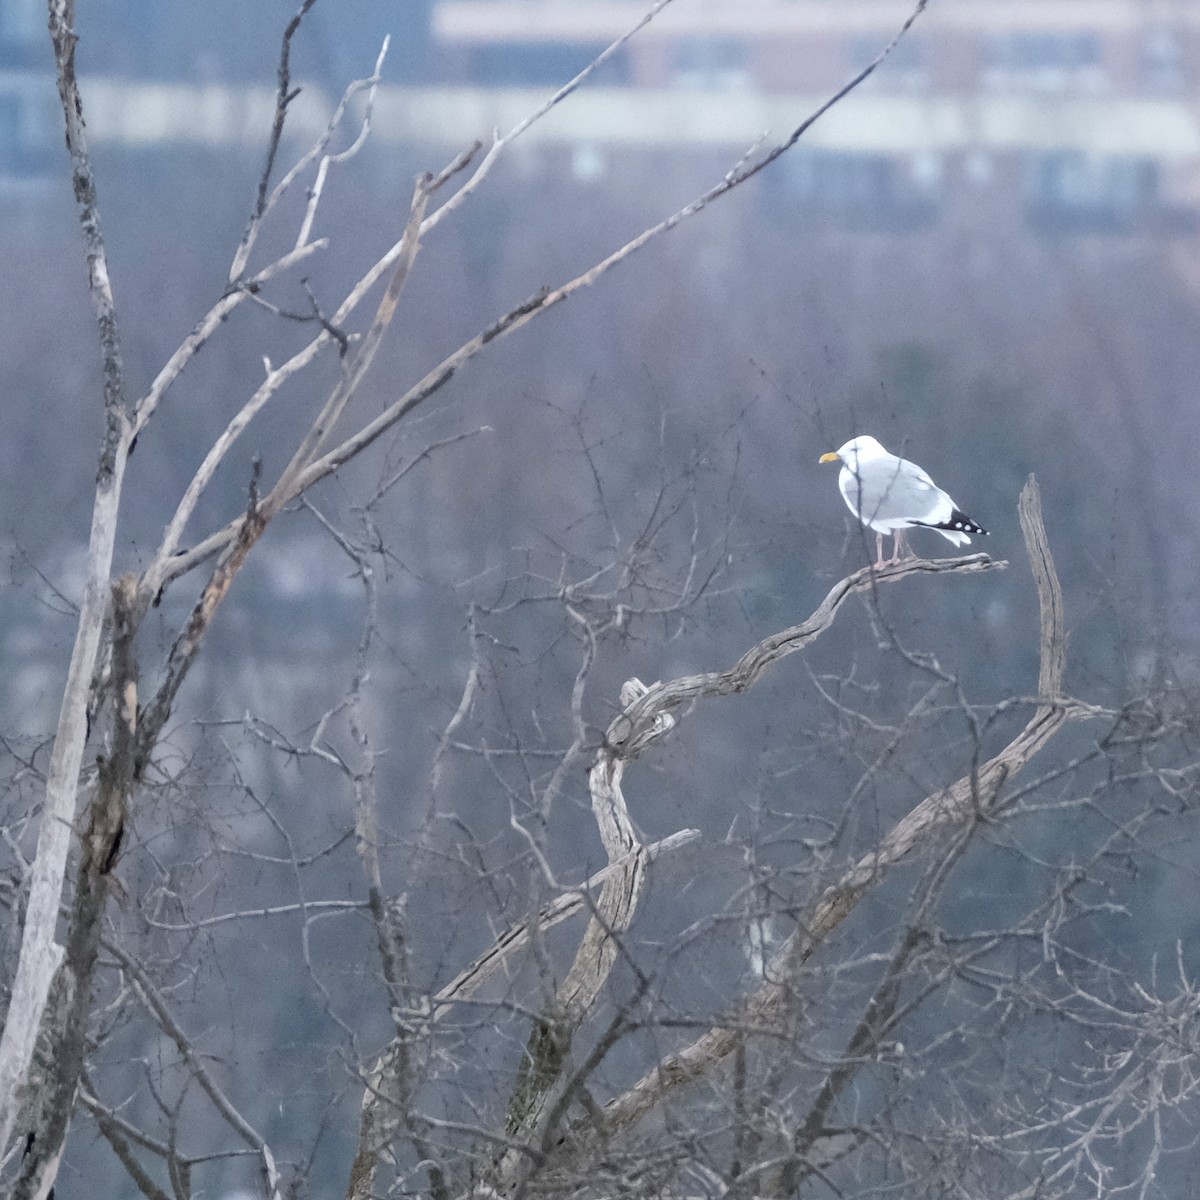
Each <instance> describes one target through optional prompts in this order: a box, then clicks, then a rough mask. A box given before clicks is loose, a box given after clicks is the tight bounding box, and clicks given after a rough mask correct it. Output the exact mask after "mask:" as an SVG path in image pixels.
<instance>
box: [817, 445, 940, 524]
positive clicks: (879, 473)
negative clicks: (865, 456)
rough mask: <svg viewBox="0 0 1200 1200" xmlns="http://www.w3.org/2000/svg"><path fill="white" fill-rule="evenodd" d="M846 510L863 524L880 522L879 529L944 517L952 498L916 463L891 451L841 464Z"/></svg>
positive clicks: (935, 521)
mask: <svg viewBox="0 0 1200 1200" xmlns="http://www.w3.org/2000/svg"><path fill="white" fill-rule="evenodd" d="M838 485H839V486H840V488H841V490H842V495H843V496H844V497H845V500H846V503H847V505H849V507H850V511H851V512H853V513H854V515H855V516H856V517H858V519H859V520H860V521H862V522H863V523H864V524H865V525H871V526H873V527H874V526H875V525H876V524H878V525H880V526H883V529H882V530H881V531H880V532H887V531H888V530H889V529H893V528H903V527H904V526H906V525H908V524H910V523H911V524H936V523H937V522H939V521H946V520H948V519H949V517H950V514H951V513H952V512H953V511H954V502H953V501H952V500H951V499H950V497H949V496H947V495H946V493H945V492H943V491H942V490H941V488H939V487H938V486H937V484H936V483H934V482H933V480H932V479H930V478H929V476H928V475H927V474H926V473H925V472H924V471H923V470H922V469H921V468H920V467H918V466H917V464H916V463H913V462H909V461H908V460H907V459H905V458H897V457H896V456H895V455H894V454H889V455H887V457H886V458H873V459H870V460H869V461H867V462H864V463H860V464H859V466H858V469H857V470H853V469H851V468H850V467H845V468H844V469H843V470H842V472H841V474H840V475H839V476H838Z"/></svg>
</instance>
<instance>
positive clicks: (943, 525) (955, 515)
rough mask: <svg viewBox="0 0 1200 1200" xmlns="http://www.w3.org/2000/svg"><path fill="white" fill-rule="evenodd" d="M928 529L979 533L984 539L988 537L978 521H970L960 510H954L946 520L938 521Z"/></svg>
mask: <svg viewBox="0 0 1200 1200" xmlns="http://www.w3.org/2000/svg"><path fill="white" fill-rule="evenodd" d="M929 528H930V529H949V530H952V531H953V532H955V533H979V534H982V535H983V536H984V537H987V536H988V531H987V530H986V529H984V527H983V526H982V525H980V524H979V522H978V521H972V520H971V518H970V517H968V516H967V514H966V513H965V512H962V511H961V510H960V509H957V508H956V509H955V510H954V511H953V512H952V513H951V514H950V517H949V519H948V520H945V521H939V522H938V523H937V524H936V525H932V524H931V525H930V526H929Z"/></svg>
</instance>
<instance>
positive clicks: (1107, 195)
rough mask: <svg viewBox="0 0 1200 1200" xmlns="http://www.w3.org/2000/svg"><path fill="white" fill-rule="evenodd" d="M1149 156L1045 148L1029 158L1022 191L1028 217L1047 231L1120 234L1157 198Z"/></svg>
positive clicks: (1155, 174) (1154, 165)
mask: <svg viewBox="0 0 1200 1200" xmlns="http://www.w3.org/2000/svg"><path fill="white" fill-rule="evenodd" d="M1158 182H1159V181H1158V164H1157V163H1156V162H1155V161H1154V160H1153V159H1150V158H1136V157H1130V156H1117V155H1096V154H1085V153H1083V152H1082V151H1077V150H1069V151H1051V152H1046V153H1038V154H1033V155H1031V156H1030V158H1029V160H1028V162H1027V164H1026V173H1025V193H1026V204H1027V208H1028V212H1029V215H1030V218H1031V219H1032V220H1033V222H1034V223H1035V224H1038V225H1041V226H1043V227H1045V228H1051V229H1067V230H1071V229H1076V230H1091V231H1097V232H1100V231H1112V232H1120V231H1122V230H1125V229H1128V228H1130V227H1131V226H1132V224H1133V222H1134V219H1135V218H1137V217H1139V216H1141V215H1144V214H1145V213H1146V212H1147V211H1148V210H1149V209H1150V208H1152V207H1153V206H1154V204H1155V201H1156V200H1157V198H1158V191H1159V187H1158Z"/></svg>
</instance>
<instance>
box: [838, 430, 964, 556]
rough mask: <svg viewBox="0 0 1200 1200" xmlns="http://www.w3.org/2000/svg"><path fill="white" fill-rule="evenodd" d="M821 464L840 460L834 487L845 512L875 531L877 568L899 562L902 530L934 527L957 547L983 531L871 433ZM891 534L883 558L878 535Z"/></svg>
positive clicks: (923, 476)
mask: <svg viewBox="0 0 1200 1200" xmlns="http://www.w3.org/2000/svg"><path fill="white" fill-rule="evenodd" d="M818 461H820V462H823V463H826V462H840V463H841V464H842V469H841V472H840V473H839V474H838V487H840V488H841V489H842V495H843V496H844V497H845V500H846V504H847V505H848V506H849V508H850V511H851V512H852V513H853V514H854V515H855V516H856V517H857V518H858V519H859V520H860V521H861V522H862V523H863V524H864V525H866V526H867V527H868V528H870V529H873V530H874V531H875V556H876V564H875V565H876V566H879V567H883V566H888V565H890V564H892V563H898V562H899V561H900V559H901V556H902V554H903V552H905V551H907V549H908V547H907V546H906V545H905V543H904V531H905V530H906V529H912V528H914V527H921V528H924V529H936V530H937V531H938V533H940V534H941V535H942V537H944V538H948V539H949V540H950V541H952V542H953V543H954V544H955V545H956V546H965V545H968V544H969V543H970V541H971V539H970V538H969V537H968V536H967V534H969V533H982V534H986V533H987V530H986V529H984V527H983V526H982V525H979V524H978V523H976V522H975V521H972V520H971V518H970V517H968V516H967V515H966V513H964V512H963V511H962V509H960V508H959V507H958V505H957V504H955V503H954V501H953V500H951V499H950V497H949V496H948V495H946V493H945V492H943V491H942V489H941V488H940V487H938V485H937V484H936V483H934V482H933V480H932V479H930V478H929V476H928V475H927V474H926V473H925V472H924V471H923V470H922V469H921V468H920V467H918V466H917V464H916V463H913V462H909V461H908V459H906V458H897V457H896V456H895V455H894V454H889V453H888V452H887V451H886V450H885V449H884V448H883V447H882V446H881V445H880V444H879V443H878V442H877V441H876V440H875V439H874V438H873V437H869V436H862V437H856V438H851V439H850V441H848V442H847V443H846V444H845V445H844V446H842V447H841V448H840V449H838V450H833V451H831V452H830V453H828V454H822V455H821V457H820V459H819V460H818ZM885 533H890V534H891V535H892V541H893V546H892V557H891V558H889V559H888V560H887V562H884V558H883V535H884V534H885Z"/></svg>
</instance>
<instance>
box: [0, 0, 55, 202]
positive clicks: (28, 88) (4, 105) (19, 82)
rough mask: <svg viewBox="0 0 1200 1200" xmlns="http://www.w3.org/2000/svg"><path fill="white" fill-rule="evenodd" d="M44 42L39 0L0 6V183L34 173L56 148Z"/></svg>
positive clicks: (42, 10) (6, 2) (42, 9)
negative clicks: (52, 149) (53, 147)
mask: <svg viewBox="0 0 1200 1200" xmlns="http://www.w3.org/2000/svg"><path fill="white" fill-rule="evenodd" d="M47 43H48V37H47V34H46V6H45V4H44V3H42V2H41V0H2V2H0V183H11V182H12V181H13V180H19V179H21V178H23V177H27V176H28V175H30V174H36V173H37V172H38V171H39V170H40V169H41V168H42V167H44V166H45V164H46V162H47V160H48V157H49V153H50V147H51V146H52V145H58V144H61V141H62V134H61V132H60V122H59V121H56V120H55V118H56V115H57V114H56V110H55V96H54V83H53V79H52V78H47V76H46V72H45V69H44V68H45V63H46V61H47V59H48V55H49V51H48V50H47V48H46V45H47ZM38 67H41V68H42V70H40V71H39V70H38V69H37V68H38Z"/></svg>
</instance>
